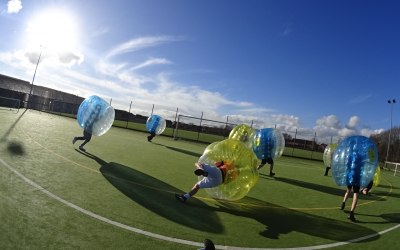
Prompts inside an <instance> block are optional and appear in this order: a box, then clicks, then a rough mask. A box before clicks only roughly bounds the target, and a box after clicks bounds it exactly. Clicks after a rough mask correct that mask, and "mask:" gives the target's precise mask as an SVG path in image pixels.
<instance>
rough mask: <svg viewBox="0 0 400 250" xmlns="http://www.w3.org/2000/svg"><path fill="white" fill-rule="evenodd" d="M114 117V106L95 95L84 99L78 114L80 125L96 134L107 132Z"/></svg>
mask: <svg viewBox="0 0 400 250" xmlns="http://www.w3.org/2000/svg"><path fill="white" fill-rule="evenodd" d="M114 117H115V111H114V108H113V107H111V105H110V104H108V102H106V101H105V100H103V99H101V98H100V97H98V96H95V95H92V96H90V97H88V98H86V99H85V100H83V102H82V103H81V105H80V106H79V109H78V115H77V118H78V124H79V126H80V127H81V128H83V129H84V130H85V131H87V132H89V133H91V134H92V135H96V136H101V135H103V134H105V133H106V132H107V131H108V130H109V129H110V128H111V126H112V124H113V122H114Z"/></svg>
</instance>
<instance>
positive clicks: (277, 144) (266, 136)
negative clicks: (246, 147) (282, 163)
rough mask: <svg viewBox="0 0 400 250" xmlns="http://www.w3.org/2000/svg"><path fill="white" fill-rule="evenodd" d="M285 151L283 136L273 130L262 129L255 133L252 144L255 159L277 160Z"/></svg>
mask: <svg viewBox="0 0 400 250" xmlns="http://www.w3.org/2000/svg"><path fill="white" fill-rule="evenodd" d="M284 149H285V138H284V137H283V134H282V133H281V132H280V131H279V130H276V129H274V128H263V129H259V130H257V131H256V134H255V136H254V142H253V151H254V153H255V154H256V155H257V158H258V159H260V160H262V159H266V158H272V159H275V158H278V157H280V156H282V154H283V150H284Z"/></svg>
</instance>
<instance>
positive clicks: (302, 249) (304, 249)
mask: <svg viewBox="0 0 400 250" xmlns="http://www.w3.org/2000/svg"><path fill="white" fill-rule="evenodd" d="M0 162H1V163H2V164H3V165H4V166H6V167H7V168H8V169H9V170H10V171H11V172H13V173H14V174H16V175H18V176H19V177H20V178H21V179H22V180H24V181H25V182H26V183H28V184H29V185H31V186H33V187H35V188H36V189H38V190H40V191H42V192H43V193H44V194H46V195H48V196H49V197H51V198H53V199H55V200H57V201H59V202H61V203H63V204H64V205H66V206H68V207H70V208H73V209H75V210H77V211H79V212H81V213H83V214H86V215H88V216H90V217H92V218H95V219H98V220H100V221H103V222H105V223H108V224H111V225H113V226H116V227H119V228H123V229H126V230H129V231H131V232H135V233H138V234H142V235H146V236H149V237H152V238H156V239H159V240H165V241H170V242H174V243H179V244H184V245H190V246H196V247H202V246H203V243H200V242H194V241H189V240H182V239H178V238H173V237H168V236H164V235H161V234H156V233H152V232H148V231H144V230H142V229H138V228H135V227H131V226H128V225H125V224H122V223H119V222H117V221H113V220H110V219H107V218H105V217H103V216H101V215H98V214H95V213H93V212H90V211H88V210H86V209H84V208H81V207H79V206H77V205H75V204H73V203H71V202H69V201H66V200H64V199H62V198H60V197H58V196H57V195H55V194H53V193H51V192H50V191H48V190H46V189H45V188H43V187H42V186H40V185H39V184H37V183H35V182H34V181H32V180H30V179H28V178H27V177H25V176H24V175H23V174H21V173H20V172H18V171H17V170H16V169H14V168H13V167H12V166H10V165H9V164H8V163H6V162H5V161H4V160H3V159H1V158H0ZM399 227H400V224H397V225H396V226H393V227H391V228H388V229H386V230H383V231H381V232H378V233H374V234H370V235H367V236H363V237H360V238H357V239H352V240H348V241H344V242H336V243H331V244H326V245H319V246H309V247H293V248H252V247H234V246H222V245H215V248H216V249H237V250H239V249H242V250H246V249H248V250H268V249H281V250H313V249H324V248H331V247H337V246H343V245H347V244H350V243H354V242H359V241H363V240H366V239H369V238H373V237H376V236H379V235H382V234H384V233H387V232H389V231H392V230H395V229H397V228H399Z"/></svg>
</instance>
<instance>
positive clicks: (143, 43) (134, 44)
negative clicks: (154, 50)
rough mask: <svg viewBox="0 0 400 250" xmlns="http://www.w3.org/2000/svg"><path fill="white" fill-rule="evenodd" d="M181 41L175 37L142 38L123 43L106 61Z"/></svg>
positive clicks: (107, 56) (109, 54)
mask: <svg viewBox="0 0 400 250" xmlns="http://www.w3.org/2000/svg"><path fill="white" fill-rule="evenodd" d="M179 40H181V38H178V37H173V36H154V37H140V38H136V39H132V40H130V41H128V42H125V43H122V44H120V45H118V46H116V47H114V48H113V49H111V50H110V51H109V52H108V53H107V55H106V59H109V58H111V57H113V56H116V55H120V54H125V53H129V52H134V51H137V50H140V49H143V48H148V47H153V46H157V45H160V44H164V43H167V42H173V41H179Z"/></svg>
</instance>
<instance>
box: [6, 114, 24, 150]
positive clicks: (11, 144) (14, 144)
mask: <svg viewBox="0 0 400 250" xmlns="http://www.w3.org/2000/svg"><path fill="white" fill-rule="evenodd" d="M25 113H26V109H25V110H24V112H22V113H21V115H20V116H19V117H18V118H17V120H15V122H14V123H13V124H12V125H11V126H10V128H9V129H8V130H7V131H6V132H5V133H4V135H3V136H2V137H1V139H0V142H6V143H7V151H8V152H9V153H10V154H11V155H18V156H21V155H25V148H24V145H23V144H22V143H21V142H18V141H7V137H8V136H9V135H10V133H11V132H12V131H13V129H14V128H15V126H16V125H17V124H18V122H19V121H20V120H21V118H22V116H23V115H24V114H25Z"/></svg>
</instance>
